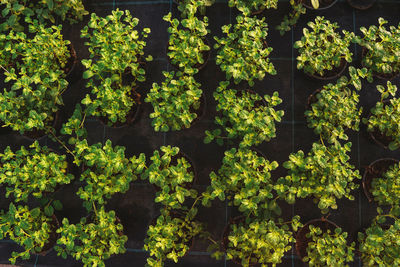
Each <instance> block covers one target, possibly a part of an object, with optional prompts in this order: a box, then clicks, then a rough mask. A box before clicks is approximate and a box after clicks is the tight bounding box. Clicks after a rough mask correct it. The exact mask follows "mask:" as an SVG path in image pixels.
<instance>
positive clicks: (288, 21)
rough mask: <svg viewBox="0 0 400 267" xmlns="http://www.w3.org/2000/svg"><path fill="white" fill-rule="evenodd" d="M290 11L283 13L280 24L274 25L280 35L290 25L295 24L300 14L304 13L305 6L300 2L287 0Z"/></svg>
mask: <svg viewBox="0 0 400 267" xmlns="http://www.w3.org/2000/svg"><path fill="white" fill-rule="evenodd" d="M289 3H290V6H291V9H292V11H291V12H290V13H289V15H285V16H284V17H283V20H282V22H281V24H279V25H278V26H276V29H277V30H278V31H279V33H280V35H284V34H285V33H286V32H288V31H290V30H291V29H292V26H294V25H296V23H297V21H298V20H299V18H300V16H301V15H303V14H306V8H305V7H304V6H303V5H302V3H301V2H299V1H296V0H290V1H289Z"/></svg>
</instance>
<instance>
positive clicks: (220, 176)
mask: <svg viewBox="0 0 400 267" xmlns="http://www.w3.org/2000/svg"><path fill="white" fill-rule="evenodd" d="M277 167H278V163H277V162H276V161H272V162H270V161H268V160H267V159H265V158H264V157H263V156H261V155H259V154H257V152H256V151H253V150H250V149H247V148H244V149H238V150H237V149H236V148H232V149H231V150H229V151H226V152H225V157H224V159H223V161H222V166H221V168H220V169H219V170H218V172H217V173H215V172H211V173H210V179H211V185H210V186H209V187H208V188H207V190H206V192H204V193H203V200H202V201H203V205H206V206H210V204H211V201H212V200H214V199H215V198H219V200H221V201H224V200H225V199H227V200H228V204H229V205H233V206H237V207H238V208H239V211H240V212H242V213H243V214H244V215H246V216H248V215H255V216H259V215H261V214H263V213H265V211H266V210H268V211H270V212H272V213H274V214H277V215H280V214H281V210H280V207H279V206H278V205H277V204H276V201H275V199H274V197H275V196H274V194H273V193H274V192H273V181H272V178H271V171H273V170H275V169H276V168H277ZM260 213H261V214H260Z"/></svg>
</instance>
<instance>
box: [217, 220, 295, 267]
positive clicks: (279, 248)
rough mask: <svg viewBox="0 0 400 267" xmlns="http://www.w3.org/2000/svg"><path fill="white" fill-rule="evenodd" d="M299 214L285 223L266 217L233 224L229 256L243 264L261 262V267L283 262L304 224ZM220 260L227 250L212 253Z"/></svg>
mask: <svg viewBox="0 0 400 267" xmlns="http://www.w3.org/2000/svg"><path fill="white" fill-rule="evenodd" d="M299 220H300V217H298V216H295V217H293V219H292V221H290V222H287V223H284V222H283V221H282V220H281V219H279V220H278V222H275V221H273V220H264V219H245V220H242V221H239V222H236V223H231V224H230V229H229V230H230V231H229V233H228V235H227V237H226V238H227V240H226V241H227V244H225V246H226V247H225V249H226V258H227V259H233V260H235V261H238V262H240V263H241V264H242V266H244V267H249V266H251V265H253V264H257V263H259V264H261V266H262V267H266V266H274V267H275V266H276V265H277V264H279V263H281V262H282V258H283V256H284V254H285V252H287V251H289V250H290V249H291V245H290V243H292V242H294V241H295V239H294V238H293V233H292V232H291V231H290V227H289V225H288V223H290V224H291V226H292V229H293V231H297V228H298V227H301V223H300V221H299ZM212 256H213V257H216V258H217V259H221V258H222V257H223V256H224V253H221V252H219V251H217V252H216V253H214V254H213V255H212Z"/></svg>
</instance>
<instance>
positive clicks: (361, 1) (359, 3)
mask: <svg viewBox="0 0 400 267" xmlns="http://www.w3.org/2000/svg"><path fill="white" fill-rule="evenodd" d="M375 2H376V0H347V3H349V5H350V6H352V7H354V8H356V9H359V10H366V9H368V8H370V7H372V6H373V5H374V4H375Z"/></svg>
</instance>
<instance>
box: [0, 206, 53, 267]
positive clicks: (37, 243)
mask: <svg viewBox="0 0 400 267" xmlns="http://www.w3.org/2000/svg"><path fill="white" fill-rule="evenodd" d="M58 227H59V225H58V221H57V218H56V217H55V216H53V214H49V213H47V214H46V213H45V212H44V211H43V210H42V209H40V208H38V207H36V208H33V209H30V208H29V207H28V206H21V205H18V206H16V205H14V204H13V203H11V204H10V206H9V209H8V211H7V212H4V211H3V210H2V211H1V212H0V239H4V238H9V239H11V240H13V241H14V242H16V243H17V244H18V245H20V246H21V247H23V251H22V252H16V251H14V252H12V254H11V258H10V259H9V261H10V262H11V264H15V263H16V261H17V259H18V258H21V259H24V260H27V259H29V258H30V257H31V255H32V254H44V253H45V252H47V251H48V250H49V249H51V248H52V247H53V246H54V244H55V242H56V240H57V233H56V230H57V228H58Z"/></svg>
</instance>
